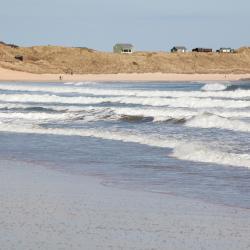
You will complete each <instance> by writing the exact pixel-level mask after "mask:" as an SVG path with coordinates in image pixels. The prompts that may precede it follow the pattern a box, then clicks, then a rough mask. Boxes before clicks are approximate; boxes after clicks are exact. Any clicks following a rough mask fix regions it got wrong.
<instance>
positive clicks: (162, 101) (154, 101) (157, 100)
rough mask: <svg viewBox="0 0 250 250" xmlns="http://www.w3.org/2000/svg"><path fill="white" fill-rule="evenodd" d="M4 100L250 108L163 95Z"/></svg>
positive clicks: (15, 98)
mask: <svg viewBox="0 0 250 250" xmlns="http://www.w3.org/2000/svg"><path fill="white" fill-rule="evenodd" d="M0 101H4V102H24V103H27V102H34V103H64V104H90V105H91V104H101V103H106V102H111V103H123V104H137V105H148V106H154V107H161V106H169V107H176V108H215V107H220V108H248V107H250V101H248V100H244V101H243V100H218V99H212V98H193V97H182V98H162V97H84V96H78V97H65V96H58V95H48V94H44V95H37V94H34V95H31V94H12V95H8V94H2V95H0Z"/></svg>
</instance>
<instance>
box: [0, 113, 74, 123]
mask: <svg viewBox="0 0 250 250" xmlns="http://www.w3.org/2000/svg"><path fill="white" fill-rule="evenodd" d="M73 118H75V116H74V115H73V114H69V113H67V114H66V113H63V114H55V113H40V112H31V113H0V119H2V120H3V121H9V122H10V120H12V121H13V120H30V121H37V122H39V121H45V120H63V121H65V120H68V119H73Z"/></svg>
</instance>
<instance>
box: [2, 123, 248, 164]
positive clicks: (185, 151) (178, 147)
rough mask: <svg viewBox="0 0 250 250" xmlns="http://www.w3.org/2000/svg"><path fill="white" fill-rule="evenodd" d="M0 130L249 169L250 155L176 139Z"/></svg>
mask: <svg viewBox="0 0 250 250" xmlns="http://www.w3.org/2000/svg"><path fill="white" fill-rule="evenodd" d="M0 131H2V132H13V133H32V134H33V133H34V134H47V135H64V136H83V137H95V138H100V139H105V140H116V141H123V142H132V143H139V144H144V145H149V146H154V147H161V148H172V149H173V153H172V154H171V155H172V156H173V157H176V158H178V159H181V160H188V161H198V162H204V163H213V164H222V165H229V166H238V167H248V168H249V167H250V155H247V154H234V153H227V152H221V151H218V150H216V149H211V148H210V147H208V146H204V144H203V143H201V142H190V141H184V140H180V139H178V140H177V139H173V138H161V137H159V136H158V137H156V136H152V135H151V136H147V135H145V134H133V133H128V132H119V131H105V130H100V129H98V130H96V129H60V128H56V129H54V128H48V129H45V128H42V127H40V126H34V125H32V126H31V125H30V126H23V127H20V126H15V125H13V124H3V123H0Z"/></svg>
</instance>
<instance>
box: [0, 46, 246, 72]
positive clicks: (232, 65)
mask: <svg viewBox="0 0 250 250" xmlns="http://www.w3.org/2000/svg"><path fill="white" fill-rule="evenodd" d="M0 66H1V67H4V68H8V69H13V70H18V71H25V72H32V73H60V74H63V73H64V74H87V73H89V74H93V73H95V74H107V73H153V72H162V73H188V74H192V73H221V74H229V73H233V74H236V73H250V48H247V47H244V48H240V49H238V50H237V51H236V53H230V54H223V53H196V52H187V53H168V52H136V53H133V54H131V55H124V54H114V53H108V52H99V51H95V50H92V49H88V48H84V47H82V48H67V47H59V46H35V47H29V48H25V47H18V46H16V45H12V44H5V43H3V42H0Z"/></svg>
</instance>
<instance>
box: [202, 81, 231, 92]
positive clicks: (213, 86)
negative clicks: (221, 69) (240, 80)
mask: <svg viewBox="0 0 250 250" xmlns="http://www.w3.org/2000/svg"><path fill="white" fill-rule="evenodd" d="M227 88H228V85H226V84H221V83H208V84H206V85H204V86H203V87H202V88H201V90H203V91H222V90H225V89H227Z"/></svg>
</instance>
